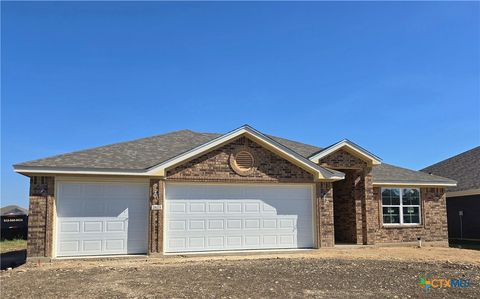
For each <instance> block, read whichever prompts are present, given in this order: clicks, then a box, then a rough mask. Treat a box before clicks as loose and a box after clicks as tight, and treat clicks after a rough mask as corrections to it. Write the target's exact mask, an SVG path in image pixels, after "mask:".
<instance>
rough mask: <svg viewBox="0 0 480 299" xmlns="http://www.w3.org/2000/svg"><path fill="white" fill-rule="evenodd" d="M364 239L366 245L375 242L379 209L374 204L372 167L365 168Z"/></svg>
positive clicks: (363, 180) (363, 195) (363, 199)
mask: <svg viewBox="0 0 480 299" xmlns="http://www.w3.org/2000/svg"><path fill="white" fill-rule="evenodd" d="M361 182H362V185H363V188H362V189H363V194H362V241H363V244H364V245H373V244H375V232H376V226H377V221H376V216H377V210H376V208H375V204H374V196H373V183H372V168H371V167H367V168H365V169H364V170H363V173H362V179H361Z"/></svg>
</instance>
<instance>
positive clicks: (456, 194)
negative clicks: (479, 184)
mask: <svg viewBox="0 0 480 299" xmlns="http://www.w3.org/2000/svg"><path fill="white" fill-rule="evenodd" d="M469 195H480V188H479V189H470V190H463V191H453V192H447V197H459V196H469Z"/></svg>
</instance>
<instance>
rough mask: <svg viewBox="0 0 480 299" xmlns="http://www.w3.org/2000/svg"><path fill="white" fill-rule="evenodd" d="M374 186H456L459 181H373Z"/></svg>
mask: <svg viewBox="0 0 480 299" xmlns="http://www.w3.org/2000/svg"><path fill="white" fill-rule="evenodd" d="M373 186H374V187H379V186H381V187H384V186H385V187H395V186H410V187H455V186H457V183H414V182H406V183H405V182H373Z"/></svg>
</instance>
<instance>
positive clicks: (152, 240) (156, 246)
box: [148, 179, 165, 254]
mask: <svg viewBox="0 0 480 299" xmlns="http://www.w3.org/2000/svg"><path fill="white" fill-rule="evenodd" d="M164 186H165V182H164V181H163V180H161V179H150V206H149V207H148V208H149V211H150V221H149V226H148V235H149V242H148V244H149V246H148V253H149V254H152V253H163V209H164V189H165V188H164ZM152 205H161V207H162V208H161V210H152Z"/></svg>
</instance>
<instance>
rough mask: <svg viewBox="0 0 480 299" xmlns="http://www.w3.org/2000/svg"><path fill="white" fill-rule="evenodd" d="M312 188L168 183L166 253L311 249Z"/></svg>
mask: <svg viewBox="0 0 480 299" xmlns="http://www.w3.org/2000/svg"><path fill="white" fill-rule="evenodd" d="M312 205H313V201H312V186H310V185H267V184H265V185H247V184H241V185H240V184H239V185H227V184H218V185H212V184H203V185H201V184H178V183H169V184H168V183H167V188H166V200H165V209H166V210H165V215H166V219H165V225H166V228H165V239H166V240H165V252H201V251H222V250H242V249H275V248H277V249H280V248H311V247H313V246H314V238H313V216H312V214H313V209H312Z"/></svg>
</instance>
